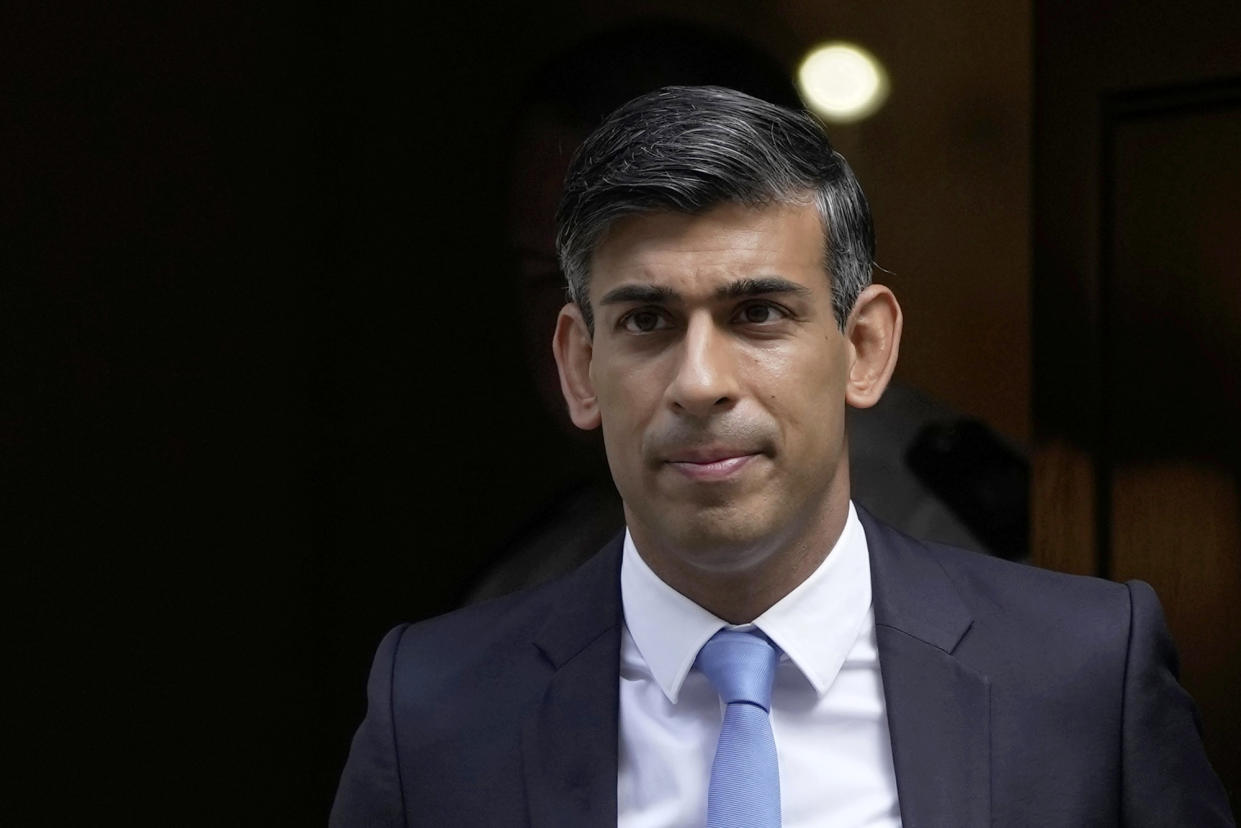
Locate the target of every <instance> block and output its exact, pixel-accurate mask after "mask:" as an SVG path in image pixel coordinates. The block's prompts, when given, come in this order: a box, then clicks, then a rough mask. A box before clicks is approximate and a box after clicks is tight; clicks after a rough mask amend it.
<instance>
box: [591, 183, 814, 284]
mask: <svg viewBox="0 0 1241 828" xmlns="http://www.w3.org/2000/svg"><path fill="white" fill-rule="evenodd" d="M824 255H825V251H824V228H823V224H822V221H821V219H820V216H819V211H818V209H817V208H816V207H815V206H814V205H813V204H771V205H765V206H762V207H748V206H746V205H742V204H723V205H720V206H718V207H715V208H713V209H711V210H709V211H707V212H705V213H701V214H698V215H689V214H686V213H672V212H660V213H641V214H636V215H631V216H625V217H623V218H621V219H618V220H617V221H615V222H614V223H613V224H612V225H611V226H610V227H609V228H608V231H607V233H605V234H604V236H603V238H602V239H601V241H600V242H599V244H598V245H596V247H595V252H594V256H593V257H592V260H591V291H590V292H591V294H592V295H596V290H597V289H599V288H603V287H605V286H607V287H614V286H615V285H617V284H619V283H620V282H622V281H630V280H634V281H641V282H645V283H654V284H659V283H661V282H664V281H668V280H675V281H678V282H681V283H684V284H683V286H684V287H688V288H690V289H692V287H693V285H694V284H697V283H703V284H704V285H707V284H715V283H716V282H718V281H719V280H721V279H728V278H738V277H750V276H755V275H780V276H784V277H786V278H791V279H796V280H798V281H804V282H806V283H807V286H812V285H811V284H810V283H811V282H815V283H824V284H825V283H826V278H825V276H826V271H825V268H824Z"/></svg>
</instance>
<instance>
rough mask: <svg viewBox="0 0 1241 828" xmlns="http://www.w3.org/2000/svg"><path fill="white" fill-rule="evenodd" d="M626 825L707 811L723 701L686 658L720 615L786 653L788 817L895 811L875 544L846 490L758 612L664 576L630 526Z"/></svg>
mask: <svg viewBox="0 0 1241 828" xmlns="http://www.w3.org/2000/svg"><path fill="white" fill-rule="evenodd" d="M621 600H622V603H623V605H624V610H625V630H624V631H623V632H622V636H621V663H620V755H619V757H618V759H619V764H618V775H617V802H618V817H619V819H618V824H619V825H620V826H621V827H622V828H670V826H675V827H676V828H681V827H682V826H684V827H685V828H697V827H698V826H702V825H704V824H705V823H706V818H707V787H708V783H709V782H710V778H711V763H712V760H713V758H714V756H715V745H716V741H717V740H718V739H719V734H720V723H721V722H722V721H723V705H722V704H721V702H720V698H719V696H718V695H717V694H716V692H715V689H714V688H713V687H712V686H711V684H710V682H709V681H708V680H707V678H706V676H704V675H703V674H702V673H700V672H699V671H697V670H694V669H692V668H693V665H694V659H695V658H696V657H697V655H698V651H699V649H701V648H702V645H703V644H705V643H706V642H707V639H709V638H710V637H711V636H712V635H714V634H715V633H716V632H717V631H718V630H720V629H721V628H723V627H729V628H731V629H752V628H754V627H757V628H758V629H760V630H762V631H763V632H764V633H765V634H766V635H767V636H768V637H769V638H770V639H771V640H772V641H774V642H775V643H776V644H777V645H778V646H779V647H780V649H781V650H782V651H783V654H782V655H781V656H780V664H779V667H778V668H777V669H776V678H775V683H774V686H773V688H772V696H771V728H772V732H773V733H774V735H775V740H776V752H777V754H778V757H779V763H780V810H781V813H782V821H783V825H784V828H810V826H885V828H889V827H890V826H899V825H900V822H901V821H900V813H899V810H898V807H897V797H896V776H895V774H894V772H893V769H892V746H891V742H890V741H889V738H888V720H887V715H886V713H885V709H884V700H883V685H882V681H881V679H880V675H879V652H878V647H877V645H876V643H875V617H874V612H873V611H872V609H871V592H870V557H869V554H868V552H867V548H866V534H865V532H864V531H863V530H862V525H861V523H860V522H859V521H858V518H857V513H856V512H855V511H854V509H853V504H852V503H850V504H849V517H848V519H847V520H846V522H845V528H844V530H843V531H842V532H841V534H840V538H839V539H838V540H837V541H836V545H835V546H834V547H832V550H831V552H830V553H829V554H828V556H827V557H826V558H825V559H824V561H823V563H822V564H821V565H820V566H819V568H818V569H816V570H815V571H814V572H813V573H812V574H811V575H810V577H808V578H807V579H806V580H805V581H803V582H802V583H801V584H800V585H799V586H798V587H797V588H796V589H794V590H793V591H792V592H790V593H789V594H788V595H786V596H785V597H784V598H782V599H780V601H778V602H777V603H776V604H775V605H774V606H772V607H771V609H769V610H767V611H766V612H764V613H763V614H762V615H760V616H759V617H758V618H756V619H755V620H754V623H753V624H752V625H751V624H746V625H741V626H736V625H732V624H728V623H726V622H724V621H723V620H721V619H719V618H717V617H716V616H714V615H712V614H711V613H710V612H708V611H707V610H705V609H703V608H702V607H700V606H698V605H697V604H695V603H694V602H693V601H690V600H689V599H688V598H686V597H685V596H683V595H681V594H680V593H678V592H677V591H675V590H674V589H672V587H670V586H668V585H667V584H665V583H664V582H663V581H661V580H660V579H659V577H658V576H657V575H656V574H655V573H654V572H652V571H651V569H650V567H648V566H647V565H646V563H645V562H644V561H643V560H642V557H641V556H640V555H639V554H638V550H637V549H636V548H635V547H634V544H633V539H632V538H631V537H630V536H629V533H628V532H626V533H625V548H624V556H623V559H622V562H621Z"/></svg>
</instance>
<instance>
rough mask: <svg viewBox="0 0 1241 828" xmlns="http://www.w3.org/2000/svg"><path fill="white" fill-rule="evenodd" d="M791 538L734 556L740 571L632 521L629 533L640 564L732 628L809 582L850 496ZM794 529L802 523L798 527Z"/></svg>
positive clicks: (837, 533) (838, 532) (758, 545)
mask: <svg viewBox="0 0 1241 828" xmlns="http://www.w3.org/2000/svg"><path fill="white" fill-rule="evenodd" d="M833 506H834V508H828V509H825V510H823V511H822V513H821V514H819V515H817V516H816V518H815V519H814V520H811V521H808V522H806V523H805V524H803V525H802V527H800V528H801V531H796V532H791V533H789V535H787V536H780V537H772V538H764V539H762V540H761V541H760V542H758V543H755V544H750V545H748V546H747V548H746V550H745V554H739V555H737V554H734V555H730V556H729V559H730V560H733V561H738V560H740V561H745V562H746V563H745V564H744V565H742V566H737V567H728V568H719V567H716V566H712V565H711V562H710V559H706V558H704V556H702V555H701V554H696V552H697V550H691V549H685V548H680V547H679V546H678V545H676V544H674V543H671V542H669V541H668V540H667V539H663V538H659V537H655V536H653V535H651V534H650V533H647V532H645V531H643V529H642V527H640V526H638V525H636V524H635V522H634V521H633V520H632V516H631V515H629V514H628V509H626V517H627V518H629V531H630V533H631V534H632V535H633V540H634V545H635V546H636V547H637V549H638V553H639V554H640V555H641V556H642V560H643V561H644V562H645V563H646V565H647V566H649V567H650V568H651V570H652V571H653V572H654V573H655V574H656V575H658V576H659V578H660V580H662V581H663V582H664V583H666V584H668V586H670V587H672V588H673V589H675V590H676V591H677V592H679V593H681V594H682V595H684V596H685V597H686V598H689V599H690V600H691V601H693V602H694V603H696V604H698V605H699V606H700V607H702V608H703V609H705V610H707V611H708V612H710V613H712V614H713V615H715V616H717V617H719V618H722V619H723V620H725V621H727V622H728V623H730V624H748V623H750V622H752V621H753V620H754V619H756V618H758V617H759V616H760V615H762V614H763V613H764V612H766V611H767V610H768V609H770V608H771V607H772V606H773V605H775V604H776V603H777V602H778V601H779V600H780V599H781V598H783V597H784V596H786V595H788V594H789V593H790V592H792V591H793V590H794V589H796V588H797V587H798V586H799V585H800V584H801V583H802V582H803V581H805V580H806V579H807V578H809V577H810V575H811V574H813V573H814V571H815V570H816V569H818V568H819V566H820V565H821V564H822V563H823V561H824V560H825V559H826V558H827V555H828V553H829V552H830V551H831V549H832V547H833V546H835V544H836V541H837V540H838V539H839V538H840V535H841V532H843V531H844V527H845V521H846V520H847V519H848V516H849V500H848V493H847V492H846V493H845V496H844V498H843V502H842V503H840V504H833ZM794 523H795V524H796V523H798V522H794Z"/></svg>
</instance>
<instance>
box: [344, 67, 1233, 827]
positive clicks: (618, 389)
mask: <svg viewBox="0 0 1241 828" xmlns="http://www.w3.org/2000/svg"><path fill="white" fill-rule="evenodd" d="M557 224H558V230H557V235H558V251H559V256H560V260H561V265H562V267H563V269H564V272H565V274H566V277H567V279H568V282H569V291H570V296H571V300H572V301H571V302H570V303H569V304H568V305H566V306H565V307H564V308H563V309H562V310H561V312H560V316H559V319H558V321H557V325H556V330H555V335H554V340H553V348H554V351H555V356H556V361H557V365H558V367H559V372H560V382H561V387H562V391H563V393H564V397H565V400H566V402H567V405H568V410H569V414H570V417H571V418H572V420H573V422H574V423H575V424H576V425H577V426H579V427H581V428H587V429H591V428H600V427H601V428H602V430H603V437H604V444H605V447H606V451H607V457H608V463H609V466H610V467H611V470H612V474H613V478H614V480H615V482H616V486H617V489H618V491H619V492H620V495H621V498H622V501H623V503H624V513H625V520H626V527H627V528H626V532H625V533H624V535H623V536H622V537H618V538H617V539H616V540H614V541H613V542H612V543H610V544H609V545H608V546H606V547H605V548H604V549H603V550H602V551H601V552H600V553H599V554H598V555H597V556H595V557H594V558H593V559H591V560H590V561H589V562H588V563H587V564H585V565H584V566H583V567H582V568H581V569H579V570H577V571H576V572H574V573H572V574H571V575H569V576H567V577H566V578H564V579H562V580H559V581H555V582H552V583H550V584H547V585H544V586H542V587H539V588H537V589H535V590H532V591H529V592H525V593H519V594H517V595H515V596H510V597H507V598H503V599H499V600H497V601H493V602H490V603H485V604H481V605H478V606H474V607H470V608H468V609H465V610H462V611H459V612H456V613H453V614H451V615H448V616H444V617H441V618H437V619H432V620H430V621H427V622H424V623H422V624H418V625H414V626H404V627H401V628H398V629H396V630H394V631H393V632H392V633H390V634H389V635H388V636H387V637H386V638H385V639H384V642H383V643H382V644H381V645H380V649H379V654H378V656H377V657H376V660H375V667H374V669H373V671H372V675H371V680H370V685H369V708H368V713H367V718H366V720H365V721H364V722H363V724H362V726H361V728H360V729H359V731H358V734H357V736H356V737H355V740H354V744H353V748H352V752H351V754H350V758H349V762H348V764H347V766H346V768H345V772H344V776H343V778H342V781H341V787H340V790H339V793H338V796H337V801H336V804H335V808H334V811H333V823H334V824H336V825H342V826H344V825H424V824H425V825H487V826H492V825H540V826H541V825H564V826H590V825H599V826H602V825H614V824H620V825H634V826H638V825H643V826H655V825H661V826H673V825H675V826H682V825H690V826H695V825H704V824H709V825H746V826H750V828H753V827H754V826H758V825H778V824H783V825H785V826H811V825H900V824H903V825H906V826H919V825H926V826H981V825H1005V826H1012V825H1031V826H1034V825H1037V826H1048V825H1057V826H1058V825H1074V826H1076V825H1118V824H1123V825H1195V826H1202V825H1227V824H1231V821H1230V818H1229V816H1228V804H1227V800H1226V797H1225V795H1224V793H1223V791H1222V789H1221V786H1220V784H1219V782H1218V780H1217V779H1216V777H1215V776H1214V774H1213V772H1212V770H1211V768H1210V766H1209V764H1208V763H1207V761H1206V758H1205V756H1204V754H1203V751H1202V746H1201V742H1200V739H1199V736H1198V732H1197V727H1196V718H1195V712H1194V709H1193V705H1192V702H1191V701H1190V699H1189V698H1188V696H1187V695H1186V694H1185V693H1184V691H1183V690H1182V689H1181V688H1180V687H1179V685H1178V684H1177V683H1176V680H1175V676H1174V671H1175V666H1174V665H1175V656H1174V653H1173V650H1172V645H1171V643H1170V640H1169V638H1168V634H1167V632H1166V629H1165V627H1164V623H1163V620H1162V615H1161V612H1160V609H1159V605H1158V602H1157V600H1156V598H1155V596H1154V594H1153V592H1152V591H1151V590H1150V588H1149V587H1148V586H1146V585H1145V584H1142V583H1139V582H1133V583H1131V584H1129V585H1119V584H1112V583H1107V582H1103V581H1098V580H1095V579H1087V578H1078V577H1070V576H1065V575H1060V574H1055V573H1051V572H1045V571H1041V570H1037V569H1033V568H1030V567H1026V566H1021V565H1015V564H1011V563H1007V562H1005V561H1002V560H998V559H995V558H989V557H985V556H981V555H976V554H974V553H969V552H964V551H961V550H957V549H953V548H951V547H946V546H940V545H934V544H923V543H920V542H918V541H916V540H913V539H911V538H909V537H907V536H904V535H901V534H899V533H897V532H895V531H894V530H892V529H889V528H887V527H885V526H884V525H882V524H880V523H878V522H877V521H875V520H874V519H873V518H870V517H869V516H868V515H867V514H866V513H865V512H864V511H862V510H859V509H856V508H855V507H854V506H853V505H852V503H851V501H850V493H849V468H848V453H847V438H846V431H845V408H846V406H847V405H850V406H856V407H865V406H870V405H873V404H874V403H875V402H876V401H877V400H878V399H879V397H880V395H881V394H882V393H883V390H884V387H885V385H886V384H887V382H888V379H889V377H890V376H891V374H892V370H893V367H894V365H895V362H896V357H897V350H898V345H899V341H900V331H901V311H900V308H899V306H898V304H897V302H896V299H895V298H894V296H893V295H892V293H891V292H890V291H889V290H888V289H886V288H884V287H882V286H880V285H874V284H871V283H870V265H871V260H872V258H873V236H872V230H871V223H870V216H869V211H868V208H867V205H866V201H865V198H864V197H863V195H862V192H861V189H860V188H859V186H858V184H857V182H856V180H855V179H854V177H853V174H852V172H851V171H850V170H849V168H848V166H847V164H846V163H845V161H844V159H843V158H842V157H841V156H840V155H839V154H838V153H835V152H834V151H833V150H832V148H831V147H830V145H829V144H828V142H827V139H826V138H825V136H824V135H823V133H822V130H821V128H820V127H819V125H818V123H817V122H816V121H814V120H813V119H812V118H811V117H810V116H808V115H805V114H797V113H793V112H791V111H788V110H785V109H782V108H780V107H777V106H774V105H771V104H768V103H765V102H763V101H760V100H757V99H755V98H751V97H749V96H746V95H743V94H741V93H737V92H733V91H731V90H727V89H722V88H718V87H670V88H665V89H662V90H659V91H658V92H655V93H652V94H650V95H647V96H644V97H642V98H639V99H637V100H634V101H632V102H630V103H629V104H626V105H625V106H623V107H621V108H620V109H619V110H617V111H616V112H615V113H613V114H612V115H611V116H610V117H609V118H608V119H607V120H606V121H605V123H604V124H603V125H602V126H601V127H600V128H599V129H598V130H596V131H595V132H594V133H593V134H592V135H591V136H590V137H589V138H588V139H587V140H586V142H585V143H584V144H583V145H582V147H581V149H580V150H579V151H578V153H577V155H576V156H575V158H574V161H573V162H572V164H571V166H570V170H569V174H568V178H567V181H566V191H565V195H564V199H563V201H562V203H561V207H560V210H559V213H558V217H557ZM749 653H756V654H758V656H759V657H758V658H756V659H754V660H750V659H749ZM738 665H740V669H739V670H738V669H734V668H737V667H738ZM738 676H739V677H740V679H739V680H740V681H741V683H742V684H743V685H744V687H737V686H734V684H733V682H734V680H735V679H738ZM717 748H718V749H717ZM730 820H731V821H730ZM781 821H782V822H781Z"/></svg>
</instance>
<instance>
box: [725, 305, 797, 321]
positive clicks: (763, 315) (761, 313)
mask: <svg viewBox="0 0 1241 828" xmlns="http://www.w3.org/2000/svg"><path fill="white" fill-rule="evenodd" d="M737 316H738V319H739V320H740V321H741V322H745V323H746V324H749V325H764V324H768V323H771V322H779V321H780V320H781V319H784V318H786V317H787V316H788V312H787V311H785V310H784V309H783V308H781V307H780V306H778V305H773V304H771V303H770V302H752V303H750V304H748V305H746V306H745V307H743V308H742V309H741V310H740V311H739V312H738V314H737Z"/></svg>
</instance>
